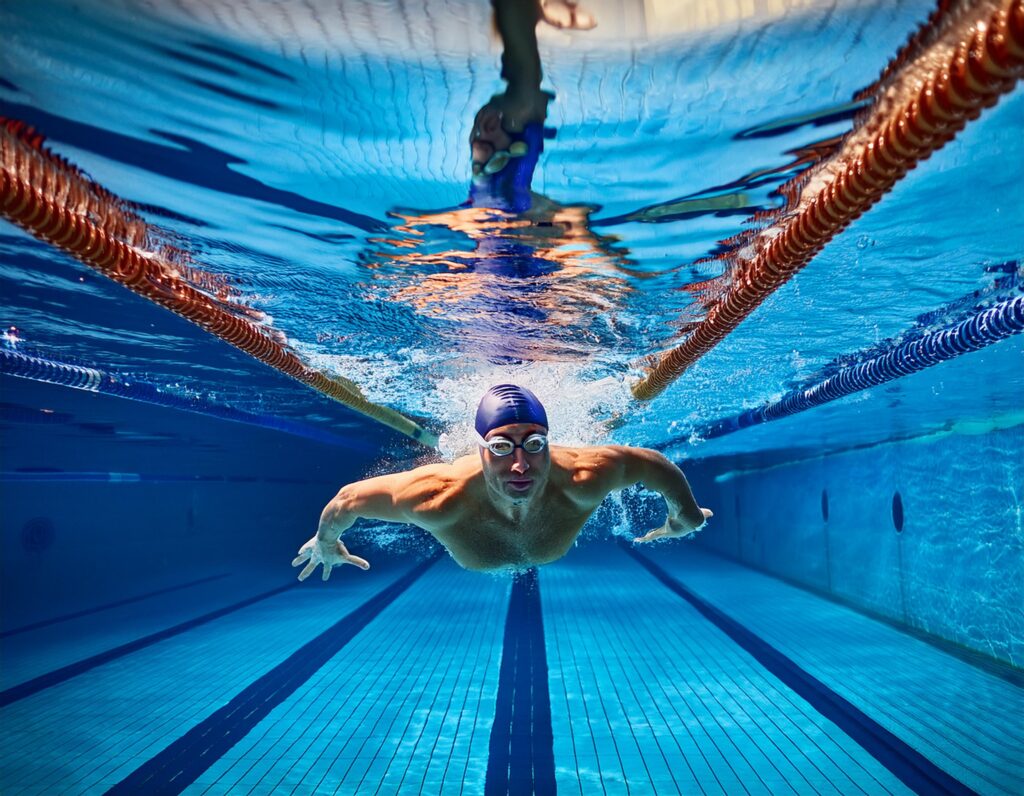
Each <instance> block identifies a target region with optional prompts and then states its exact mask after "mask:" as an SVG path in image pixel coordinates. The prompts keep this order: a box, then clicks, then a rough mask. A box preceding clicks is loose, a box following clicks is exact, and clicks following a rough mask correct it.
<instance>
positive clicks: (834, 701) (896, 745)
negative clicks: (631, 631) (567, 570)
mask: <svg viewBox="0 0 1024 796" xmlns="http://www.w3.org/2000/svg"><path fill="white" fill-rule="evenodd" d="M620 545H621V547H622V548H623V549H624V550H625V551H626V552H627V553H628V554H629V555H631V556H632V557H633V558H635V559H636V560H637V561H638V562H639V563H640V565H641V566H643V567H644V568H645V569H647V570H648V571H649V572H650V573H651V574H652V575H654V577H655V578H657V579H658V580H659V581H661V583H662V584H664V585H665V586H667V587H668V588H669V589H670V590H671V591H673V592H675V593H676V594H678V595H679V596H680V597H682V598H683V599H684V600H686V601H687V602H688V603H689V604H690V605H692V606H693V607H694V608H696V609H697V611H698V612H699V613H700V614H701V615H702V616H704V617H705V618H706V619H708V620H709V621H711V623H712V624H714V625H715V626H717V627H718V629H719V630H721V631H722V632H724V633H725V634H726V635H727V636H729V638H731V639H732V640H733V641H735V642H736V643H737V644H739V645H740V646H741V647H742V648H743V649H744V650H746V651H747V652H748V653H749V654H750V655H751V656H753V657H754V658H755V659H756V660H757V662H758V663H760V664H761V665H762V666H763V667H764V668H765V669H767V670H768V671H769V672H771V673H772V674H773V675H774V676H775V677H777V678H778V679H779V680H781V681H782V682H783V683H785V684H786V685H787V686H788V687H789V688H791V689H792V690H793V691H795V692H796V693H797V694H799V695H800V696H801V697H803V699H804V700H806V701H807V702H808V703H809V704H810V705H811V707H813V708H814V709H815V710H817V711H818V712H819V713H820V714H821V715H822V716H824V717H825V718H827V719H828V720H829V721H831V722H832V723H833V724H835V725H836V726H837V727H839V729H841V730H842V731H843V732H845V733H846V734H847V735H848V736H850V737H851V738H852V739H853V740H854V741H856V742H857V743H858V744H860V745H861V746H862V747H863V748H864V749H865V750H866V751H867V752H868V754H870V755H871V756H872V757H874V758H875V759H876V760H877V761H878V762H879V763H881V764H882V765H883V766H885V767H886V768H887V769H889V771H891V772H892V773H893V774H894V775H895V776H896V777H897V778H899V779H900V781H902V782H903V784H904V785H906V786H907V787H908V788H910V789H911V790H913V791H914V792H915V793H920V794H944V793H951V794H962V795H963V796H977V794H976V793H975V791H973V790H971V789H970V788H969V787H967V786H966V785H965V784H964V783H962V782H961V781H960V780H958V779H956V778H955V777H952V776H950V775H949V774H947V773H946V772H945V771H943V770H942V769H941V768H939V767H938V766H937V765H935V764H934V763H933V762H932V761H931V760H929V759H928V758H927V757H925V756H924V755H922V754H921V753H920V752H918V751H917V750H916V749H914V748H913V747H912V746H910V745H909V744H907V743H906V742H905V741H903V740H901V739H900V738H898V737H897V736H896V735H893V734H892V733H891V732H889V730H887V729H885V727H883V726H882V725H881V724H879V723H878V722H876V721H875V720H874V719H872V718H871V717H869V716H867V715H866V714H865V713H864V712H863V711H861V709H860V708H858V707H856V706H855V705H853V704H852V703H850V702H849V701H847V700H846V699H844V698H843V697H842V696H840V695H839V694H837V693H836V692H835V691H833V690H832V689H831V688H829V687H828V686H827V685H825V684H824V683H823V682H821V681H820V680H818V679H817V678H816V677H814V676H813V675H812V674H810V673H809V672H807V671H805V670H804V669H802V668H801V667H800V666H799V665H797V663H796V662H795V661H793V660H792V659H791V658H789V657H787V656H786V655H784V654H783V653H781V652H779V651H778V650H777V649H775V648H774V647H773V646H771V645H770V644H768V642H766V641H765V640H764V639H762V638H761V637H759V636H757V635H755V634H754V633H752V632H751V631H749V630H747V628H745V627H744V626H743V625H741V624H740V623H739V622H737V621H736V620H735V619H733V618H732V617H730V616H728V615H727V614H725V613H723V612H722V611H720V610H719V609H718V608H715V607H714V606H713V605H711V604H710V603H707V602H705V601H704V600H702V599H701V598H700V597H698V596H697V595H696V594H694V593H693V592H692V591H690V590H689V589H688V588H686V586H684V585H683V584H682V583H680V582H679V581H678V580H676V579H675V578H674V577H672V576H671V575H670V574H668V573H667V572H666V571H665V570H664V569H662V568H661V567H660V566H658V565H657V564H655V563H654V562H653V561H651V559H649V558H648V557H647V556H646V555H643V554H642V553H640V552H638V551H637V550H635V549H634V548H633V547H632V546H631V545H630V544H628V543H627V542H623V541H621V540H620ZM893 665H898V663H897V662H893Z"/></svg>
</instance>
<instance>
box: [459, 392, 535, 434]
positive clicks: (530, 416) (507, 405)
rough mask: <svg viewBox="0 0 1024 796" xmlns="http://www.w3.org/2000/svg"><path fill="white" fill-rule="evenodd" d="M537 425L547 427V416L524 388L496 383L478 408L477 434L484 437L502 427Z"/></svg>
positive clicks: (532, 395)
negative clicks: (519, 424) (525, 424)
mask: <svg viewBox="0 0 1024 796" xmlns="http://www.w3.org/2000/svg"><path fill="white" fill-rule="evenodd" d="M513 423H536V424H537V425H538V426H544V428H547V427H548V414H547V412H545V411H544V407H543V405H542V404H541V402H540V400H539V399H538V398H537V396H536V395H534V394H533V393H532V392H530V391H529V390H528V389H526V388H525V387H516V386H515V385H514V384H496V385H494V386H493V387H491V389H489V390H488V391H487V392H486V393H484V397H483V398H481V399H480V406H478V407H477V409H476V433H477V434H479V435H480V436H481V437H486V436H487V434H488V433H489V432H491V431H493V430H494V429H496V428H499V427H501V426H508V425H512V424H513Z"/></svg>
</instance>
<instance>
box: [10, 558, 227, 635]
mask: <svg viewBox="0 0 1024 796" xmlns="http://www.w3.org/2000/svg"><path fill="white" fill-rule="evenodd" d="M227 576H228V573H226V572H222V573H221V574H219V575H210V576H208V577H205V578H199V579H198V580H190V581H188V582H187V583H179V584H178V585H176V586H167V587H166V588H163V589H157V590H156V591H148V592H145V593H144V594H136V595H135V596H133V597H125V598H124V599H121V600H114V601H113V602H109V603H103V604H102V605H95V606H93V607H92V608H85V609H83V610H81V611H75V612H73V613H70V614H60V615H59V616H53V617H50V618H49V619H40V620H39V621H38V622H32V623H31V624H28V625H22V626H21V627H15V628H12V629H11V630H5V631H3V632H2V633H0V638H8V637H9V636H16V635H18V634H19V633H27V632H28V631H30V630H38V629H39V628H41V627H47V626H49V625H56V624H57V623H59V622H69V621H71V620H72V619H79V618H80V617H83V616H88V615H89V614H98V613H100V611H109V610H110V609H111V608H120V607H121V606H122V605H129V604H131V603H137V602H139V601H140V600H148V599H149V598H150V597H157V596H159V595H161V594H168V593H170V592H172V591H180V590H182V589H188V588H191V587H192V586H198V585H199V584H201V583H209V582H210V581H214V580H220V579H221V578H226V577H227Z"/></svg>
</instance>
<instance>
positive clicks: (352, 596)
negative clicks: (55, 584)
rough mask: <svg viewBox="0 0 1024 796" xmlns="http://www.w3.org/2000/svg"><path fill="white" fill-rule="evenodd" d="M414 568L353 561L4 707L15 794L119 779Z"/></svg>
mask: <svg viewBox="0 0 1024 796" xmlns="http://www.w3.org/2000/svg"><path fill="white" fill-rule="evenodd" d="M404 573H405V569H391V570H371V571H370V572H367V573H362V572H355V571H354V570H353V571H352V572H345V573H344V574H345V575H347V576H348V577H340V578H339V577H338V576H337V575H336V576H335V578H333V579H332V580H331V581H330V583H329V584H324V585H323V586H321V584H319V583H309V584H303V585H304V586H306V587H307V588H298V589H290V590H288V591H286V592H284V593H282V594H279V595H277V596H275V597H272V598H270V599H267V600H264V601H262V602H259V603H256V604H254V605H251V606H249V607H247V608H243V609H241V610H238V611H234V612H232V613H230V614H227V615H225V616H223V617H221V618H219V619H216V620H214V621H211V622H208V623H206V624H203V625H200V626H198V627H194V628H192V629H191V630H189V631H188V632H186V633H183V634H181V635H177V636H175V637H172V638H169V639H166V640H164V641H161V642H159V643H157V644H154V645H152V646H149V647H146V648H145V649H142V650H139V651H137V652H134V653H132V654H129V655H126V656H124V657H121V658H118V659H116V660H113V661H111V662H108V663H105V664H103V665H102V666H99V667H97V668H95V669H92V670H91V671H88V672H85V673H83V674H80V675H78V676H77V677H74V678H72V679H70V680H67V681H66V682H63V683H61V684H59V685H55V686H52V687H50V688H47V689H45V690H43V691H40V692H39V693H36V694H34V695H32V696H29V697H26V698H24V699H22V700H20V701H18V702H15V703H14V704H11V705H8V706H7V707H5V708H3V709H2V710H0V782H2V783H3V790H4V794H5V796H6V795H7V794H15V793H24V794H50V793H86V792H89V793H92V792H100V791H102V790H104V789H106V788H107V787H110V786H112V785H114V784H115V783H117V782H119V781H120V780H121V779H123V778H124V777H126V776H127V775H129V774H130V773H131V772H132V771H134V770H135V769H136V768H137V767H138V766H139V765H140V764H141V763H143V762H145V761H146V760H148V759H150V758H151V757H153V756H154V755H156V754H157V753H158V752H160V751H161V750H162V749H163V748H164V747H166V746H167V745H168V744H170V743H171V742H173V741H174V740H176V739H177V738H179V737H180V736H182V735H183V734H184V733H186V732H187V731H188V730H189V729H191V728H192V727H193V726H195V725H197V724H198V723H199V722H201V721H203V720H204V719H205V718H207V717H208V716H209V715H210V714H211V713H212V712H213V711H215V710H217V709H218V708H220V707H221V706H223V705H224V704H225V703H227V702H228V701H229V700H230V699H231V698H232V697H233V696H234V695H235V694H236V693H238V692H239V691H241V690H243V689H244V688H245V687H246V686H247V685H249V684H250V683H251V682H253V681H254V680H256V679H257V678H259V677H261V676H262V675H263V674H265V673H266V672H267V671H268V670H269V669H271V668H272V667H274V666H276V665H277V664H279V663H280V662H281V661H283V660H285V659H286V658H287V657H288V656H289V655H291V654H292V653H293V652H294V651H295V650H296V649H298V648H299V647H301V646H302V645H303V644H305V643H306V642H307V641H309V640H310V639H311V638H314V637H316V636H317V635H318V634H320V633H322V632H323V631H324V630H325V628H327V627H329V626H330V625H331V624H332V623H333V622H336V621H337V620H338V619H339V618H340V617H342V616H344V615H345V614H346V613H348V612H350V611H352V610H353V609H354V608H357V607H358V606H359V605H361V604H362V603H364V602H365V601H366V600H368V599H369V598H370V597H372V596H373V595H374V594H376V593H377V592H379V591H381V590H382V589H384V588H386V587H387V586H388V585H390V584H391V583H392V582H394V581H395V580H397V579H398V577H400V576H401V575H403V574H404ZM339 574H342V573H339ZM170 599H173V597H172V598H170ZM236 599H237V595H236ZM165 608H166V611H167V613H168V614H169V615H172V616H175V617H177V616H178V609H177V608H176V607H174V606H172V605H166V606H165ZM153 614H154V615H153V617H152V618H153V621H154V622H156V623H158V624H160V623H166V622H167V620H166V619H164V618H163V617H161V616H160V614H159V613H158V612H156V611H153Z"/></svg>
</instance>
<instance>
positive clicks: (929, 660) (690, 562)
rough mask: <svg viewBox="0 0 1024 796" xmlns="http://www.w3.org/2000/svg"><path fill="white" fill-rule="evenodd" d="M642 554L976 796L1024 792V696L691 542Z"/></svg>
mask: <svg viewBox="0 0 1024 796" xmlns="http://www.w3.org/2000/svg"><path fill="white" fill-rule="evenodd" d="M645 553H648V554H649V555H650V556H651V557H652V558H653V559H655V560H656V561H657V563H659V564H660V565H661V566H662V567H664V568H665V569H666V570H668V571H669V572H670V573H671V574H672V575H673V576H674V577H676V578H677V579H678V580H679V581H681V582H682V583H683V584H684V585H685V586H686V587H687V588H689V589H690V590H691V591H693V592H694V593H695V594H696V595H697V596H699V597H701V598H702V599H704V600H706V601H707V602H708V603H710V604H711V605H713V606H715V607H716V608H718V609H719V610H721V611H723V612H724V613H726V614H727V615H729V616H730V617H732V618H733V619H735V620H736V621H738V622H739V623H741V624H742V625H743V626H744V627H746V628H747V629H748V630H750V631H751V632H753V633H755V634H757V635H758V636H759V637H760V638H762V639H763V640H764V641H766V642H767V643H768V644H770V645H772V646H773V647H775V648H776V649H777V650H779V651H780V652H782V653H783V654H784V655H786V656H788V657H789V658H790V659H792V660H793V661H794V662H795V663H796V664H797V665H798V666H800V667H801V668H803V669H804V670H806V671H807V672H809V673H810V674H812V675H813V676H814V677H816V678H817V679H818V680H820V681H821V682H822V683H824V684H825V685H826V686H828V687H829V688H830V689H832V690H833V691H835V692H836V693H837V694H839V695H840V696H841V697H843V698H844V699H846V700H848V701H849V702H850V703H852V704H853V705H855V706H856V707H857V708H858V709H859V710H860V711H862V712H863V713H864V714H865V715H867V716H868V717H870V718H871V719H873V720H874V721H876V722H877V723H878V724H880V725H881V726H883V727H884V728H885V729H886V730H888V731H889V732H891V733H893V734H894V735H896V736H897V737H899V738H900V739H902V740H903V741H904V742H905V743H907V744H908V745H910V746H911V747H912V748H914V749H916V750H917V751H918V752H920V753H921V754H922V755H924V756H925V757H926V758H928V759H929V760H931V761H932V762H933V763H934V764H935V765H937V766H939V767H940V768H941V769H943V770H944V771H946V772H947V773H948V774H949V775H951V776H953V777H955V778H956V779H957V780H959V781H960V782H962V783H964V784H965V785H967V786H968V787H970V788H972V789H973V790H975V791H977V792H979V793H985V794H1006V795H1007V796H1011V795H1013V794H1019V793H1021V788H1022V783H1024V720H1022V719H1021V717H1022V716H1024V689H1021V688H1020V687H1019V686H1016V685H1014V684H1013V683H1011V682H1008V681H1007V680H1005V679H1003V678H1000V677H996V676H995V675H993V674H991V673H989V672H986V671H984V670H982V669H979V668H977V667H975V666H972V665H970V664H969V663H967V662H966V661H964V660H962V659H960V658H957V657H954V656H951V655H947V654H945V653H943V652H942V651H940V650H939V649H937V648H935V647H933V646H932V645H930V644H927V643H926V642H924V641H922V640H920V639H917V638H914V637H913V636H910V635H907V634H905V633H901V632H899V631H898V630H897V629H895V628H893V627H891V626H889V625H887V624H884V623H881V622H878V621H875V620H873V619H871V618H869V617H866V616H864V615H863V614H860V613H858V612H856V611H854V610H852V609H850V608H846V607H845V606H842V605H839V604H837V603H833V602H831V601H829V600H825V599H822V598H820V597H817V596H815V595H813V594H811V593H809V592H806V591H804V590H802V589H799V588H797V587H795V586H791V585H789V584H786V583H784V582H782V581H779V580H776V579H775V578H772V577H769V576H767V575H763V574H760V573H758V572H754V571H752V570H750V569H747V568H746V567H743V566H740V565H738V564H735V563H733V562H730V561H727V560H725V559H723V558H720V557H718V556H715V555H713V554H709V553H706V552H702V551H701V550H699V549H698V548H696V547H695V546H693V545H679V544H675V545H664V546H660V547H652V548H650V549H649V550H647V551H645Z"/></svg>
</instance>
